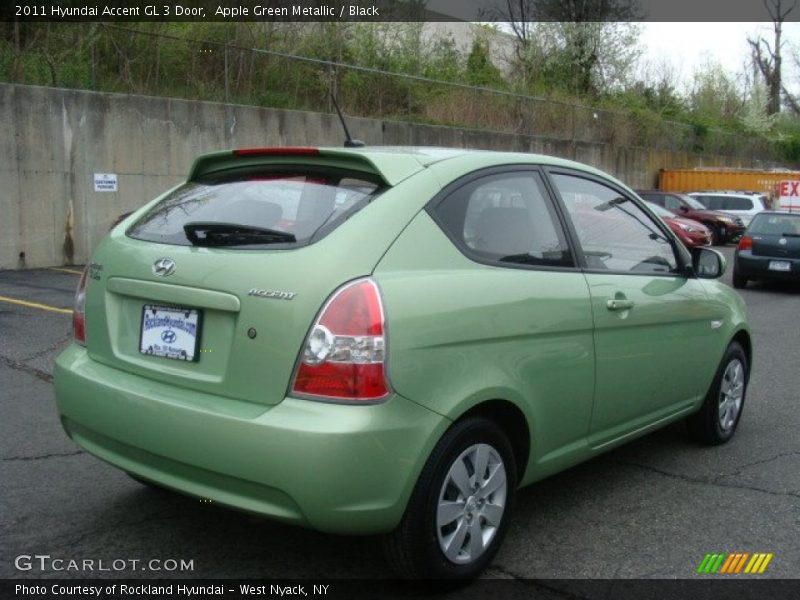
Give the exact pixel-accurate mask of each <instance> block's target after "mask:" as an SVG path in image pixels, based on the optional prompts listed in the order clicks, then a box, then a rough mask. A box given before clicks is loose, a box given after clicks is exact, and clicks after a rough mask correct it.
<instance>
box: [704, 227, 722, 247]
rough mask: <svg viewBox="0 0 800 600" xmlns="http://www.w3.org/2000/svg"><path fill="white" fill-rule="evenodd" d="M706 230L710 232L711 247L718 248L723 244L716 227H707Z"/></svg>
mask: <svg viewBox="0 0 800 600" xmlns="http://www.w3.org/2000/svg"><path fill="white" fill-rule="evenodd" d="M708 228H709V229H710V230H711V245H712V246H719V245H721V244H723V243H724V241H723V239H722V235H721V234H720V231H719V227H718V226H717V225H709V226H708Z"/></svg>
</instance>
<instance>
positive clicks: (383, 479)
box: [55, 345, 450, 533]
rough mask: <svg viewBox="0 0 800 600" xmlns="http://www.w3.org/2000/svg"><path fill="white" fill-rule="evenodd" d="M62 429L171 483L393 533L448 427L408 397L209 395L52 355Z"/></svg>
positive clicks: (326, 527) (295, 517) (215, 497)
mask: <svg viewBox="0 0 800 600" xmlns="http://www.w3.org/2000/svg"><path fill="white" fill-rule="evenodd" d="M55 388H56V401H57V405H58V410H59V413H60V414H61V419H62V423H63V425H64V429H65V430H66V431H67V433H68V434H69V436H70V437H71V438H72V439H73V440H74V441H75V442H76V443H77V444H78V445H79V446H81V447H82V448H84V449H85V450H86V451H87V452H89V453H91V454H94V455H95V456H97V457H99V458H101V459H103V460H105V461H107V462H109V463H111V464H112V465H114V466H117V467H119V468H121V469H124V470H125V471H129V472H131V473H134V474H136V475H138V476H140V477H142V478H145V479H149V480H152V481H153V482H156V483H158V484H160V485H163V486H165V487H168V488H172V489H175V490H178V491H180V492H184V493H186V494H189V495H193V496H197V497H201V498H205V499H209V500H211V501H212V502H216V503H219V504H222V505H226V506H230V507H233V508H237V509H240V510H244V511H248V512H253V513H257V514H261V515H266V516H269V517H271V518H275V519H277V520H281V521H286V522H292V523H297V524H302V525H307V526H310V527H313V528H315V529H319V530H322V531H328V532H335V533H378V532H383V531H389V530H391V529H393V528H394V527H395V526H396V525H397V523H398V522H399V521H400V518H401V517H402V515H403V511H404V510H405V506H406V503H407V501H408V498H409V496H410V494H411V491H412V489H413V486H414V484H415V483H416V480H417V477H418V475H419V472H420V471H421V469H422V466H423V464H424V462H425V460H426V459H427V457H428V455H429V454H430V452H431V450H432V448H433V445H435V443H436V441H437V440H438V439H439V437H440V436H441V434H442V433H443V432H444V430H445V429H446V428H447V426H448V425H449V424H450V422H449V421H448V420H447V419H446V418H444V417H442V416H440V415H438V414H436V413H434V412H432V411H430V410H428V409H425V408H423V407H421V406H419V405H417V404H415V403H413V402H411V401H409V400H407V399H405V398H403V397H401V396H397V395H395V396H393V397H392V398H391V399H390V400H388V401H386V402H384V403H382V404H375V405H369V406H348V405H341V404H326V403H321V402H311V401H306V400H298V399H294V398H286V399H284V400H283V401H282V402H280V403H279V404H277V405H275V406H266V405H255V404H252V403H248V402H242V401H238V400H232V399H230V398H223V397H219V396H213V395H208V394H202V393H198V392H195V391H191V390H186V389H183V388H178V387H175V386H170V385H167V384H164V383H160V382H155V381H152V380H149V379H145V378H142V377H139V376H137V375H132V374H130V373H127V372H124V371H120V370H118V369H114V368H112V367H108V366H105V365H102V364H100V363H97V362H96V361H94V360H92V359H90V358H89V357H88V355H87V353H86V350H85V349H84V348H81V347H79V346H76V345H72V346H70V347H69V348H67V349H66V350H65V351H64V352H63V353H62V354H61V355H60V356H59V357H58V359H57V360H56V367H55Z"/></svg>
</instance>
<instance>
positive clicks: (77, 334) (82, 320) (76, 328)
mask: <svg viewBox="0 0 800 600" xmlns="http://www.w3.org/2000/svg"><path fill="white" fill-rule="evenodd" d="M88 268H89V267H88V266H87V267H86V269H84V270H83V274H82V275H81V279H80V281H79V282H78V289H77V290H76V291H75V307H74V308H73V310H72V338H73V340H75V343H76V344H80V345H81V346H85V345H86V270H87V269H88Z"/></svg>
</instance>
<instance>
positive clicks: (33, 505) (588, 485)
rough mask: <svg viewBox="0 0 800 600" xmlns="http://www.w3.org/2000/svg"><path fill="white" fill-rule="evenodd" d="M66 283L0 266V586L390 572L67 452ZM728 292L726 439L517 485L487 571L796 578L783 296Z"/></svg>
mask: <svg viewBox="0 0 800 600" xmlns="http://www.w3.org/2000/svg"><path fill="white" fill-rule="evenodd" d="M724 252H725V253H726V255H727V256H728V257H729V258H730V257H731V256H732V253H733V248H732V247H728V248H725V249H724ZM79 272H80V270H79V269H77V268H66V269H62V270H56V269H42V270H35V271H25V272H21V271H5V272H0V406H2V415H3V416H2V418H0V481H2V482H3V485H2V497H0V506H1V508H0V540H1V542H0V577H2V578H25V577H64V576H68V577H83V576H86V575H87V573H84V572H80V571H78V572H75V571H66V572H65V571H60V572H57V571H52V570H48V569H46V570H44V571H42V570H40V569H39V568H37V567H36V566H34V568H32V569H31V570H18V569H17V568H15V557H17V556H19V555H34V554H49V555H51V556H52V557H60V558H65V559H71V558H74V559H80V560H82V559H87V558H88V559H94V560H103V561H105V562H106V563H111V561H113V560H115V559H126V560H131V559H138V560H141V561H143V562H146V561H149V560H151V559H160V560H162V561H163V560H167V559H176V560H181V559H183V560H192V561H193V571H191V572H183V573H180V572H169V573H164V572H158V571H156V572H153V571H141V570H125V571H115V572H111V573H98V572H96V573H94V574H93V576H113V577H121V576H131V577H159V576H178V577H182V576H186V577H201V578H214V577H242V578H244V577H259V578H261V577H272V578H295V577H296V578H315V579H319V578H337V577H352V578H376V577H377V578H383V577H391V573H390V572H389V571H388V569H387V567H386V565H385V563H384V561H383V558H382V554H381V551H380V550H381V547H380V541H379V540H378V539H377V538H374V537H336V536H330V535H324V534H320V533H316V532H313V531H309V530H305V529H300V528H296V527H289V526H285V525H280V524H276V523H272V522H269V521H264V520H261V519H258V518H256V517H252V516H248V515H244V514H240V513H236V512H233V511H229V510H225V509H222V508H218V507H215V506H214V505H210V504H203V503H201V502H200V501H198V500H196V499H191V498H187V497H183V496H179V495H175V494H171V493H167V492H159V491H156V490H152V489H149V488H146V487H144V486H142V485H140V484H138V483H136V482H135V481H133V480H131V479H129V478H128V477H127V476H126V475H125V474H124V473H122V472H121V471H118V470H117V469H115V468H113V467H111V466H109V465H107V464H105V463H103V462H101V461H99V460H97V459H95V458H93V457H91V456H90V455H88V454H86V453H83V452H81V451H80V450H78V448H77V447H76V446H75V445H74V444H73V443H72V442H71V441H70V440H69V439H68V438H67V437H66V435H65V434H64V433H63V431H62V429H61V427H60V424H59V421H58V416H57V414H56V411H55V406H54V398H53V386H52V377H51V373H52V362H53V359H54V357H55V356H56V355H57V353H58V352H59V350H60V349H61V348H62V347H63V346H65V345H66V344H68V343H69V340H70V337H71V333H70V315H69V312H70V311H69V307H70V306H71V304H72V298H73V292H74V288H75V286H76V284H77V281H78V275H79ZM725 280H726V282H728V283H730V272H729V273H728V274H726V276H725ZM742 296H743V297H744V298H745V300H746V302H747V305H748V310H749V316H750V321H751V326H752V329H753V334H754V349H755V359H754V363H755V365H754V372H753V376H752V379H751V382H750V387H749V392H748V396H747V402H746V405H745V409H744V416H743V420H742V422H741V424H740V426H739V430H738V433H737V435H736V437H735V438H734V440H733V441H732V442H731V443H729V444H727V445H724V446H721V447H716V448H705V447H699V446H696V445H694V444H692V443H691V442H689V441H688V439H687V436H686V434H685V430H684V428H683V426H682V424H677V425H674V426H671V427H669V428H667V429H665V430H662V431H660V432H657V433H655V434H653V435H649V436H647V437H645V438H643V439H640V440H638V441H636V442H633V443H631V444H629V445H627V446H625V447H623V448H620V449H617V450H614V451H612V452H610V453H607V454H606V455H604V456H602V457H600V458H597V459H595V460H593V461H591V462H588V463H585V464H583V465H580V466H578V467H576V468H573V469H571V470H569V471H567V472H564V473H561V474H559V475H557V476H555V477H552V478H550V479H548V480H546V481H543V482H540V483H538V484H536V485H534V486H532V487H529V488H526V489H525V490H523V491H522V492H521V493H520V495H519V497H518V504H517V508H516V514H515V515H514V518H513V521H512V525H511V530H510V532H509V535H508V537H507V539H506V541H505V544H504V546H503V547H502V549H501V551H500V553H499V555H498V557H497V558H496V560H495V562H494V564H493V566H492V567H491V568H490V569H489V570H488V571H487V573H486V576H487V577H531V578H542V579H548V578H583V577H591V578H687V577H698V575H695V570H696V569H697V567H698V565H699V564H700V561H701V560H702V559H703V557H704V555H705V554H706V553H715V552H750V553H753V552H768V553H773V554H774V557H773V559H772V561H771V563H770V564H769V567H768V568H767V570H766V571H765V573H764V574H763V575H760V576H759V577H781V578H795V577H798V571H797V566H798V565H800V543H798V539H800V538H799V537H798V531H800V436H799V435H798V430H800V402H799V401H798V400H800V391H799V390H800V369H799V368H798V364H799V363H798V357H800V335H798V333H799V332H800V314H798V313H799V312H800V311H799V310H798V309H800V302H799V301H798V300H799V299H800V288H797V287H791V286H789V287H787V286H782V285H773V284H756V285H754V284H751V285H750V287H749V288H748V289H747V290H745V291H743V292H742ZM19 302H22V303H23V304H21V303H19ZM37 304H38V305H39V306H37ZM53 307H54V308H56V309H59V308H60V309H62V311H61V312H59V311H58V310H53Z"/></svg>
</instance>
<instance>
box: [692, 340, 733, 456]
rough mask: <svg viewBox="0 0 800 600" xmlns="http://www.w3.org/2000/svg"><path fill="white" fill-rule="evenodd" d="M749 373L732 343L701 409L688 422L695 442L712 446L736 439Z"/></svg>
mask: <svg viewBox="0 0 800 600" xmlns="http://www.w3.org/2000/svg"><path fill="white" fill-rule="evenodd" d="M747 369H748V367H747V356H746V355H745V353H744V350H743V349H742V347H741V345H739V343H738V342H731V345H730V346H728V349H727V350H726V351H725V356H723V358H722V362H721V363H720V365H719V368H718V369H717V374H716V376H715V377H714V381H713V382H712V384H711V388H710V389H709V390H708V394H706V398H705V401H704V402H703V406H702V408H701V409H700V410H699V411H698V412H697V413H695V414H693V415H692V416H690V417H689V418H688V419H687V425H688V427H689V434H690V435H691V437H692V438H693V439H694V440H696V441H698V442H700V443H703V444H708V445H712V446H713V445H717V444H724V443H725V442H727V441H728V440H729V439H731V438H732V437H733V434H734V433H735V432H736V427H737V426H738V425H739V419H741V417H742V409H743V408H744V399H745V393H746V391H747V379H748V371H747Z"/></svg>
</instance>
